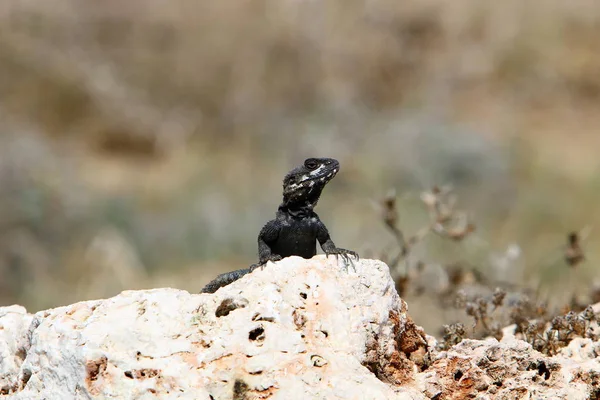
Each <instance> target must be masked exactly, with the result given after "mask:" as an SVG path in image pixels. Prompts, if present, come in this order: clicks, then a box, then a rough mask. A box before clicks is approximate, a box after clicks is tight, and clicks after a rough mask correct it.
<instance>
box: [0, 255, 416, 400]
mask: <svg viewBox="0 0 600 400" xmlns="http://www.w3.org/2000/svg"><path fill="white" fill-rule="evenodd" d="M3 310H4V315H5V316H4V317H3V318H2V319H1V320H0V321H2V323H3V324H7V323H11V324H13V325H14V326H16V325H19V324H20V325H21V326H26V327H27V326H29V325H30V328H29V333H27V330H26V329H23V328H21V329H15V330H14V335H11V337H8V338H3V343H2V346H3V347H7V348H9V350H8V352H9V353H11V354H14V353H15V352H14V349H16V348H18V345H17V344H16V343H19V342H20V341H23V340H25V342H26V345H25V346H24V347H23V348H24V350H23V351H22V355H21V356H20V357H21V358H22V359H18V358H19V356H14V357H13V358H16V359H17V360H11V359H10V357H9V358H8V360H9V361H8V363H7V362H6V361H4V358H3V360H2V361H0V362H1V368H2V371H6V372H5V374H4V376H2V378H3V379H2V382H1V384H2V385H3V386H7V387H8V388H10V392H11V394H12V398H15V399H40V398H45V399H49V400H50V399H89V398H99V399H100V398H128V399H129V398H130V399H146V398H148V399H150V398H162V399H170V398H173V399H206V400H208V399H211V398H212V399H263V398H272V399H307V398H318V399H321V398H322V399H365V398H366V399H396V398H397V399H401V398H403V399H404V398H405V399H411V398H412V399H418V398H424V397H423V396H422V395H421V394H420V392H419V390H418V389H417V388H416V386H415V385H414V376H415V375H414V374H415V372H416V371H415V367H414V363H413V362H412V361H410V360H409V359H408V358H407V355H406V354H405V352H404V351H399V347H398V343H399V342H402V344H403V346H402V348H403V349H404V350H416V349H418V348H419V346H423V345H424V343H425V342H424V339H423V337H422V336H424V335H423V333H422V331H420V329H419V328H417V327H416V326H415V325H414V324H412V323H411V321H410V319H409V318H408V316H407V313H406V310H407V308H406V304H405V303H404V302H403V301H402V300H401V299H400V298H399V297H398V295H397V293H396V291H395V289H394V285H393V282H392V281H391V279H390V277H389V272H388V268H387V266H386V265H385V264H383V263H381V262H378V261H371V260H361V261H360V262H355V263H354V265H349V266H344V265H343V262H342V261H341V260H340V262H339V264H338V261H337V260H336V259H335V258H334V257H330V258H328V259H327V258H325V257H324V256H320V257H315V258H313V259H312V260H308V261H307V260H303V259H300V258H298V257H290V258H287V259H285V260H283V261H281V262H279V263H277V264H269V265H268V266H267V267H266V268H264V269H263V270H257V271H255V272H253V273H252V274H249V275H247V276H246V277H244V278H243V279H241V280H239V281H237V282H234V283H233V284H231V285H229V286H227V287H225V288H222V289H220V290H219V291H217V293H215V294H212V295H209V294H201V295H200V294H196V295H192V294H189V293H187V292H185V291H181V290H174V289H157V290H148V291H127V292H123V293H122V294H120V295H119V296H116V297H113V298H111V299H107V300H96V301H86V302H81V303H77V304H74V305H71V306H67V307H60V308H56V309H52V310H48V311H43V312H39V313H37V314H35V316H34V317H33V321H32V322H31V323H30V321H31V320H32V317H31V316H27V315H26V314H24V313H23V312H21V314H18V315H19V316H20V317H21V320H20V322H18V321H14V319H15V318H14V317H11V316H10V315H9V314H8V312H7V310H8V309H3ZM15 310H17V311H22V309H17V308H15ZM7 318H9V319H10V321H9V320H7ZM5 321H6V322H5ZM406 328H410V330H411V331H410V332H407V330H406ZM11 331H12V329H11ZM5 333H6V332H5ZM28 335H29V336H28ZM11 350H13V351H12V352H11ZM5 364H6V365H5ZM384 382H389V383H393V384H394V385H389V384H387V383H384ZM211 396H212V397H211Z"/></svg>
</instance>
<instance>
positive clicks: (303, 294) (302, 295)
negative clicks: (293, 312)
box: [300, 292, 308, 300]
mask: <svg viewBox="0 0 600 400" xmlns="http://www.w3.org/2000/svg"><path fill="white" fill-rule="evenodd" d="M300 297H302V298H303V299H304V300H306V298H307V297H308V296H307V295H306V293H304V292H302V293H300Z"/></svg>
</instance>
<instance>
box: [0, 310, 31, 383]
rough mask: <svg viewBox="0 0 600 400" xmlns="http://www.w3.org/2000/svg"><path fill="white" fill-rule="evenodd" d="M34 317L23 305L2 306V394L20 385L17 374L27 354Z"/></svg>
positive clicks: (0, 322)
mask: <svg viewBox="0 0 600 400" xmlns="http://www.w3.org/2000/svg"><path fill="white" fill-rule="evenodd" d="M32 319H33V316H32V315H31V314H27V310H25V308H23V307H21V306H10V307H1V308H0V394H5V393H8V392H10V391H14V390H15V389H16V388H17V387H18V381H17V375H18V374H19V369H20V367H21V364H22V363H23V359H24V358H25V355H26V351H27V350H26V346H27V339H26V338H27V329H28V328H29V325H30V324H31V321H32Z"/></svg>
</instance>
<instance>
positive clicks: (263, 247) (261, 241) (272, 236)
mask: <svg viewBox="0 0 600 400" xmlns="http://www.w3.org/2000/svg"><path fill="white" fill-rule="evenodd" d="M279 224H280V222H279V221H277V220H275V219H274V220H271V221H269V222H267V223H266V224H265V226H263V228H262V229H261V230H260V233H259V234H258V264H252V265H251V266H250V271H254V270H255V269H256V268H258V267H264V266H265V264H266V263H267V262H269V261H273V262H275V261H279V260H281V258H282V257H281V256H280V255H279V254H275V253H273V252H272V251H271V244H272V243H275V241H276V240H277V238H278V237H279V230H280V226H279Z"/></svg>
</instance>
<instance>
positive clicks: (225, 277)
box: [200, 268, 250, 293]
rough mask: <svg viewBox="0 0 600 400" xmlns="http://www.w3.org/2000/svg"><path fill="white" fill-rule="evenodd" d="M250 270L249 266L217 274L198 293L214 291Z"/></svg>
mask: <svg viewBox="0 0 600 400" xmlns="http://www.w3.org/2000/svg"><path fill="white" fill-rule="evenodd" d="M249 272H250V268H244V269H238V270H237V271H231V272H226V273H224V274H221V275H219V276H217V277H216V278H215V279H213V280H212V281H210V282H209V283H208V284H207V285H206V286H204V288H203V289H202V291H201V292H200V293H214V292H216V291H217V290H218V289H219V288H222V287H223V286H226V285H229V284H230V283H232V282H234V281H237V280H238V279H240V278H241V277H242V276H244V275H246V274H247V273H249Z"/></svg>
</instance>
